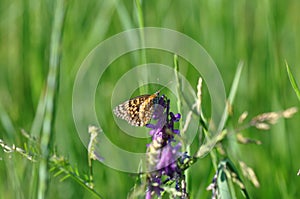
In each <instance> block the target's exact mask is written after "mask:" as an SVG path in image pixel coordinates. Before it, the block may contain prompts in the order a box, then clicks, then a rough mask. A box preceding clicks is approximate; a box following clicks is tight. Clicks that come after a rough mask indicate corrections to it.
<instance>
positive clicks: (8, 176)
mask: <svg viewBox="0 0 300 199" xmlns="http://www.w3.org/2000/svg"><path fill="white" fill-rule="evenodd" d="M55 2H56V3H57V2H60V1H55ZM55 2H53V1H37V0H33V1H29V0H25V1H9V0H3V1H1V3H0V16H1V17H0V96H1V99H0V121H1V122H0V139H2V140H4V141H5V142H6V144H7V145H9V146H12V145H13V144H14V145H16V146H19V147H21V148H23V149H26V150H28V151H35V150H36V153H41V154H42V156H43V157H44V158H46V157H47V153H46V152H45V151H44V150H42V151H38V149H39V147H41V148H43V147H46V148H48V149H50V150H51V151H52V152H54V151H56V152H57V153H58V154H61V155H62V156H63V157H67V159H68V162H69V163H70V164H71V165H74V167H76V168H78V172H79V173H88V171H89V168H88V165H87V161H86V160H87V158H88V157H87V152H86V149H85V147H84V146H83V145H82V143H81V141H80V139H79V137H78V135H77V132H76V130H75V126H74V123H73V118H72V111H71V107H72V106H71V105H72V86H73V83H74V79H75V75H76V72H77V70H78V68H79V66H80V64H81V62H82V61H83V60H84V58H85V57H86V55H87V53H89V51H90V50H91V49H92V48H93V47H95V46H96V45H97V44H98V43H99V42H101V41H103V40H104V39H106V38H108V37H109V36H112V35H114V34H117V33H119V32H121V31H124V30H126V29H128V28H136V27H141V26H144V27H147V26H158V27H166V28H171V29H174V30H177V31H180V32H183V33H185V34H187V35H188V36H190V37H192V38H194V39H195V40H197V41H198V42H199V43H200V44H202V45H203V47H204V48H205V49H206V50H207V51H208V53H209V54H210V55H211V56H212V58H213V59H214V61H215V62H216V64H217V66H218V67H219V70H220V72H221V74H222V77H223V79H224V82H225V87H226V89H227V93H228V94H229V91H230V87H231V84H232V81H233V78H234V76H235V71H236V66H237V65H238V63H239V62H240V60H243V61H244V69H243V71H242V73H241V76H240V81H239V84H238V86H237V88H236V89H237V90H236V95H235V100H234V103H233V104H232V106H233V115H232V116H230V118H229V122H228V125H229V126H228V127H232V129H233V128H234V127H235V126H236V125H237V123H236V122H235V121H237V120H238V117H239V116H240V115H241V114H242V113H243V112H244V111H248V113H249V116H248V117H253V116H255V115H258V114H259V113H262V112H270V111H279V110H283V109H286V108H288V107H291V106H299V101H298V100H297V97H296V95H295V92H294V90H293V88H292V86H291V85H290V82H289V76H288V75H287V72H286V66H285V60H286V61H287V63H288V65H289V66H290V70H291V71H292V74H293V76H294V79H295V82H298V84H299V74H300V68H299V67H298V65H299V63H300V57H299V56H298V55H299V52H300V40H299V36H298V35H300V14H299V12H298V8H299V7H300V2H299V1H295V0H287V1H264V2H261V1H257V0H253V1H238V2H228V1H215V0H214V1H193V2H190V1H179V0H174V1H170V0H167V1H94V0H88V1H82V2H81V1H68V10H67V12H66V15H65V19H64V23H63V24H62V27H61V28H62V29H61V31H62V32H60V30H58V31H57V32H56V33H57V34H62V38H63V39H62V40H61V41H60V42H61V47H60V50H61V52H60V53H58V52H56V53H54V54H56V55H54V54H53V51H56V50H58V48H55V47H53V46H55V45H58V44H59V43H60V42H58V41H57V40H55V39H53V38H52V37H53V34H54V33H53V28H54V25H53V24H55V23H56V20H57V18H58V17H59V16H58V15H59V13H60V11H59V9H58V8H57V5H56V3H55ZM62 12H63V11H62ZM58 37H59V35H58ZM54 48H55V49H56V50H54ZM145 54H146V55H147V52H145ZM59 55H61V62H60V63H57V62H55V63H54V62H50V60H52V59H53V57H55V56H59ZM154 55H155V54H154ZM141 57H142V56H141ZM49 62H50V63H53V65H52V64H50V65H49ZM171 62H172V60H171ZM128 63H130V62H129V61H128V60H125V59H124V61H120V62H119V63H118V64H119V65H118V66H117V67H110V68H109V69H108V71H106V72H105V76H104V78H103V79H104V80H103V81H104V82H100V83H99V85H102V86H103V85H104V86H103V87H104V88H106V89H103V90H102V95H103V96H110V94H111V91H110V90H111V88H112V87H113V83H114V82H116V81H117V79H118V78H119V77H120V76H121V75H122V74H123V73H124V72H126V71H127V70H129V69H130V68H131V65H129V64H128ZM55 65H60V68H59V69H58V68H57V70H59V71H60V76H59V78H58V79H57V80H56V83H57V82H59V85H58V88H57V89H53V90H52V91H53V93H52V94H53V95H52V97H50V98H51V99H50V101H52V102H53V103H54V104H53V106H54V107H55V109H56V117H53V119H54V120H53V121H51V119H50V120H49V121H50V123H49V127H50V128H51V129H50V130H49V131H47V132H51V134H53V135H51V136H53V137H52V138H51V141H50V142H51V143H52V144H50V145H49V141H47V142H46V141H45V139H44V138H45V137H44V135H45V132H46V130H45V129H44V130H43V131H42V130H41V129H42V126H43V125H44V126H45V123H44V122H45V118H46V115H47V112H43V111H41V110H43V108H45V107H47V105H46V104H47V103H46V102H45V103H41V102H42V101H43V100H47V97H45V96H48V94H47V93H48V92H49V91H47V89H46V88H47V85H49V84H48V83H47V76H48V74H49V73H52V70H53V68H52V66H55ZM179 69H180V72H181V73H182V74H184V75H185V76H186V77H187V78H188V80H189V81H190V83H191V84H192V85H193V86H194V88H196V85H197V82H198V78H199V74H195V71H194V70H193V69H192V67H191V66H189V67H186V66H184V67H181V66H180V67H179ZM57 72H58V71H57ZM57 72H55V74H56V73H57ZM204 85H205V82H204ZM54 96H56V97H54ZM208 96H209V95H208V93H207V91H206V90H205V88H204V90H203V93H202V97H203V99H202V106H204V107H205V106H209V97H208ZM55 98H56V99H55ZM54 99H55V100H54ZM51 112H52V111H51ZM51 114H52V113H51ZM101 114H103V115H104V116H105V118H109V117H111V112H110V110H109V111H108V110H107V111H105V112H101ZM51 117H52V116H51ZM299 119H300V117H299V114H296V115H295V116H294V117H293V118H292V119H290V120H284V119H281V120H279V122H278V123H277V124H276V125H275V126H273V127H272V128H271V129H270V130H269V131H267V132H265V131H264V133H261V131H260V130H257V129H255V128H249V129H247V130H245V134H246V135H247V136H248V137H252V138H256V139H259V140H261V142H262V144H261V145H260V146H254V145H247V146H245V145H237V144H233V142H228V145H226V147H227V148H226V149H228V151H230V154H231V156H232V157H231V158H232V159H234V160H238V159H240V158H241V157H243V160H244V161H245V162H246V163H247V165H248V166H249V165H250V166H251V167H252V168H253V169H254V171H255V172H256V174H257V176H258V179H259V182H260V185H261V186H260V188H255V187H254V186H253V185H251V184H250V183H247V181H246V187H247V190H248V192H249V194H250V196H252V198H297V197H299V191H297V190H298V188H299V186H300V183H299V176H298V177H297V175H296V174H297V171H298V169H299V165H300V160H299V158H298V156H299V154H298V151H299V145H298V143H299V142H300V136H299V133H298V129H299ZM106 121H107V123H106V128H107V129H112V130H111V134H110V135H109V137H112V139H114V141H116V142H122V141H124V140H122V139H125V138H126V137H122V136H120V137H115V136H114V132H115V131H114V130H115V124H114V123H113V122H112V120H110V119H107V120H106ZM47 126H48V125H47ZM21 129H23V130H25V132H28V134H29V135H30V136H31V138H30V139H28V138H26V137H25V136H23V134H22V133H21ZM41 132H43V135H40V133H41ZM43 140H44V141H45V142H44V141H43ZM40 141H43V142H40ZM130 142H131V141H130ZM24 143H25V144H24ZM33 143H41V145H40V146H36V145H34V144H33ZM42 143H43V144H42ZM132 144H136V143H135V141H132ZM144 144H145V143H142V144H137V146H140V147H143V146H145V145H144ZM129 145H130V144H129ZM35 147H37V148H35ZM141 150H143V149H141ZM191 150H196V148H195V146H191ZM112 155H113V154H112ZM44 160H47V158H46V159H44ZM46 164H47V162H41V165H44V166H43V167H40V165H39V163H34V162H32V161H30V160H28V159H26V157H24V156H20V155H18V154H17V153H9V154H8V153H5V152H3V151H1V152H0V178H1V182H2V183H1V186H0V198H36V196H37V192H38V188H37V185H38V184H39V183H42V182H43V181H44V180H42V179H41V178H40V179H39V178H38V177H37V176H41V172H42V173H44V174H45V175H49V177H50V180H49V184H46V185H45V186H46V188H47V189H48V191H47V193H46V192H44V191H42V192H43V193H42V192H41V198H43V196H46V197H48V198H91V197H94V194H92V193H91V192H90V191H88V190H87V189H85V188H84V187H83V186H81V185H80V184H79V183H76V181H74V180H71V179H66V180H64V181H63V182H60V181H59V180H60V178H55V177H54V176H53V175H52V174H51V173H49V172H48V171H47V169H46V168H47V167H46ZM39 169H40V171H41V170H43V171H41V172H40V173H39V172H38V171H39ZM93 169H94V170H93V171H94V186H95V188H96V190H97V191H98V192H99V193H101V195H102V196H103V197H104V198H125V197H126V196H127V193H128V192H129V191H130V189H131V188H132V187H133V185H134V183H135V177H134V176H131V175H130V174H128V173H123V172H118V171H115V170H113V169H110V168H108V167H106V166H104V165H102V164H101V163H98V162H94V164H93ZM214 173H215V170H214V169H213V166H212V163H211V160H210V159H209V157H208V156H207V157H205V158H203V159H201V160H199V161H198V162H197V164H194V165H193V166H192V167H191V168H190V171H189V175H191V174H192V176H189V187H190V193H191V196H192V197H194V198H198V197H200V198H209V197H210V195H211V193H210V192H208V191H206V187H207V186H208V185H209V184H210V182H211V179H212V178H213V175H214ZM45 193H46V194H45Z"/></svg>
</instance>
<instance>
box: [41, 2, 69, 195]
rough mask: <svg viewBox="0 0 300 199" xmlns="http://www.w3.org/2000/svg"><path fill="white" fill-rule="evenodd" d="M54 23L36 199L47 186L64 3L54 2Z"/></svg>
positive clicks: (42, 193) (44, 193) (64, 10)
mask: <svg viewBox="0 0 300 199" xmlns="http://www.w3.org/2000/svg"><path fill="white" fill-rule="evenodd" d="M55 3H56V9H55V12H54V21H53V27H52V33H51V43H50V61H49V73H48V77H47V90H46V97H45V118H44V121H43V129H42V135H41V153H42V154H41V155H42V159H41V162H40V167H39V185H38V198H39V199H43V198H45V197H46V192H47V186H48V179H49V177H48V175H49V173H48V158H49V151H50V145H51V138H52V134H53V126H54V125H53V123H54V122H53V121H54V115H55V105H56V104H55V101H56V98H57V93H58V80H59V70H60V57H61V40H62V30H63V24H64V18H65V12H66V1H56V2H55Z"/></svg>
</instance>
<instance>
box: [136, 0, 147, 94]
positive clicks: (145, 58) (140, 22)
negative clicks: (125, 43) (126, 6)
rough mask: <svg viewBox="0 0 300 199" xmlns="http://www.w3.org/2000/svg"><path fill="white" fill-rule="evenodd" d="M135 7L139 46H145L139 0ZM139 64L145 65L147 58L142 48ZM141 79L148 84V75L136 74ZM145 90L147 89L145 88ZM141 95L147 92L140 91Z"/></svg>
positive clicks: (141, 10)
mask: <svg viewBox="0 0 300 199" xmlns="http://www.w3.org/2000/svg"><path fill="white" fill-rule="evenodd" d="M135 6H136V11H137V20H138V26H139V28H140V30H139V33H140V39H141V46H142V47H144V46H145V33H144V29H143V28H144V17H143V15H144V13H143V9H142V3H141V0H135ZM141 62H142V63H147V57H146V51H145V49H144V48H142V49H141ZM137 75H139V76H143V77H141V79H142V80H144V82H146V83H148V81H147V79H148V74H137ZM142 83H143V82H140V86H142ZM140 88H141V89H144V88H143V87H140ZM145 89H147V88H145ZM140 91H141V93H148V90H140Z"/></svg>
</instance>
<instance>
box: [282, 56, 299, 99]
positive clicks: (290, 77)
mask: <svg viewBox="0 0 300 199" xmlns="http://www.w3.org/2000/svg"><path fill="white" fill-rule="evenodd" d="M285 66H286V71H287V73H288V76H289V79H290V82H291V85H292V87H293V89H294V91H295V93H296V95H297V97H298V100H299V101H300V90H299V87H298V85H297V83H296V81H295V78H294V76H293V74H292V72H291V70H290V68H289V65H288V63H287V61H285Z"/></svg>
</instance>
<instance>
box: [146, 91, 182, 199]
mask: <svg viewBox="0 0 300 199" xmlns="http://www.w3.org/2000/svg"><path fill="white" fill-rule="evenodd" d="M169 105H170V100H167V99H166V98H165V97H164V96H162V97H160V98H159V100H158V103H157V104H156V105H155V106H156V107H155V111H154V113H153V117H152V118H153V119H154V120H157V122H156V124H148V125H147V127H148V128H150V129H151V130H150V132H149V134H150V135H151V136H152V142H151V143H150V144H148V145H147V147H148V154H149V157H148V164H149V168H151V172H150V173H148V175H147V183H148V186H147V191H146V199H150V198H151V196H152V195H154V194H156V195H157V196H160V195H161V192H162V191H164V189H163V188H162V186H163V185H165V184H166V182H168V181H170V180H172V181H176V189H177V190H178V189H179V188H178V187H177V185H178V183H177V180H178V179H182V177H183V172H182V170H181V169H180V167H179V166H178V163H177V162H178V161H177V159H178V157H180V156H181V155H182V153H181V151H180V149H181V143H177V144H176V140H175V138H176V136H180V131H179V130H178V129H175V128H174V124H175V122H179V120H180V118H181V115H180V114H179V113H178V114H174V113H172V112H170V111H169V108H170V106H169ZM152 170H154V171H152ZM162 178H163V179H167V180H164V181H162Z"/></svg>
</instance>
